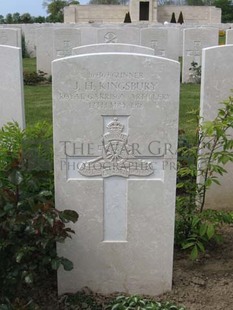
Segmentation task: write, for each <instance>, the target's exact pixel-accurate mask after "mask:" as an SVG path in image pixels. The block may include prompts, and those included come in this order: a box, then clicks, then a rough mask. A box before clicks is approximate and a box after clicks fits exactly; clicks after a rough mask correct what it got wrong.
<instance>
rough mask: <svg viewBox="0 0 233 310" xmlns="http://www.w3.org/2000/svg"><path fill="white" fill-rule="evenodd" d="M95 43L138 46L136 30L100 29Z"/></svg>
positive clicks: (138, 34) (137, 30) (138, 35)
mask: <svg viewBox="0 0 233 310" xmlns="http://www.w3.org/2000/svg"><path fill="white" fill-rule="evenodd" d="M97 43H126V44H136V45H140V30H139V29H138V28H134V27H129V28H127V30H126V29H124V28H120V27H119V28H110V27H109V28H100V29H98V30H97Z"/></svg>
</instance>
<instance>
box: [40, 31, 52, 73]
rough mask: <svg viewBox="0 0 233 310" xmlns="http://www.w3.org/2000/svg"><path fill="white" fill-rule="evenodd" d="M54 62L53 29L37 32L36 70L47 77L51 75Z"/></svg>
mask: <svg viewBox="0 0 233 310" xmlns="http://www.w3.org/2000/svg"><path fill="white" fill-rule="evenodd" d="M52 60H53V27H52V26H51V27H42V28H39V29H37V30H36V68H37V71H39V70H40V71H43V72H45V73H47V75H50V74H51V63H52Z"/></svg>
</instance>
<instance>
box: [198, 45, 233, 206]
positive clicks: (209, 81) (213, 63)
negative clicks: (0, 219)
mask: <svg viewBox="0 0 233 310" xmlns="http://www.w3.org/2000/svg"><path fill="white" fill-rule="evenodd" d="M202 57H203V59H202V81H201V107H200V116H201V117H203V118H204V120H206V121H209V120H213V119H214V118H215V117H216V116H217V113H218V109H220V108H222V105H221V104H220V102H222V101H224V100H226V99H228V98H229V96H232V92H231V89H232V88H233V87H232V84H233V45H225V46H219V47H212V48H206V49H204V50H203V55H202ZM224 169H226V170H227V172H228V173H226V174H224V175H223V176H219V181H220V183H221V185H220V186H219V185H216V184H212V185H211V187H210V188H209V189H208V191H207V196H206V201H205V208H211V209H231V210H233V191H232V188H233V164H227V165H226V166H225V167H224Z"/></svg>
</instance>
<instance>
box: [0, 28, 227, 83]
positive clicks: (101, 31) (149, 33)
mask: <svg viewBox="0 0 233 310" xmlns="http://www.w3.org/2000/svg"><path fill="white" fill-rule="evenodd" d="M37 27H38V28H36V26H35V27H34V28H33V29H34V32H33V33H34V36H33V35H32V33H30V35H29V34H28V29H27V28H25V27H24V29H23V33H25V43H26V48H27V49H28V51H29V54H30V53H31V52H32V56H35V55H36V56H37V70H40V71H43V72H45V73H47V74H48V75H50V74H51V61H53V60H55V59H58V58H61V57H67V56H71V55H72V53H74V51H73V48H75V47H78V46H80V47H81V46H84V45H85V46H86V45H90V44H91V45H92V44H100V43H110V44H114V43H123V44H133V45H141V46H145V47H149V48H152V49H153V50H154V55H155V56H160V57H165V58H169V59H173V60H178V59H179V57H182V60H183V61H182V82H183V83H187V82H193V81H194V80H193V78H192V76H191V75H190V70H189V69H190V68H191V62H192V61H194V62H196V63H197V64H198V65H200V64H201V52H202V49H203V48H207V47H211V46H217V45H218V35H219V27H220V26H218V27H217V26H214V25H213V26H212V27H211V26H208V27H200V26H199V27H194V28H190V26H188V25H187V26H185V27H184V26H183V27H178V26H171V25H169V26H167V27H161V25H160V26H155V25H154V26H153V27H148V25H147V26H146V27H147V28H138V27H135V26H134V27H132V26H131V27H129V26H127V27H126V26H124V27H123V26H118V27H115V28H114V27H112V26H111V27H110V26H109V27H106V26H105V27H87V26H85V25H82V26H81V25H72V26H71V25H70V26H69V27H68V25H65V26H64V24H60V25H59V26H58V25H55V26H54V25H53V26H50V27H48V26H47V27H46V26H43V27H42V26H41V25H40V27H39V26H38V25H37ZM78 27H79V28H78ZM220 28H221V27H220ZM26 35H27V36H26ZM48 42H49V44H48ZM1 44H2V45H10V46H16V47H21V29H19V28H15V29H12V28H11V29H10V28H0V45H1ZM226 44H233V30H232V29H227V30H226ZM32 45H33V47H36V53H35V51H32V50H31V48H32V47H31V46H32ZM75 53H76V54H78V53H83V52H82V50H81V49H80V50H79V49H77V50H76V52H75Z"/></svg>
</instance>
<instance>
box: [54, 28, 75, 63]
mask: <svg viewBox="0 0 233 310" xmlns="http://www.w3.org/2000/svg"><path fill="white" fill-rule="evenodd" d="M79 45H81V31H80V29H72V28H66V29H62V28H61V29H55V30H54V38H53V59H57V58H63V57H67V56H71V55H72V48H74V47H77V46H79Z"/></svg>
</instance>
